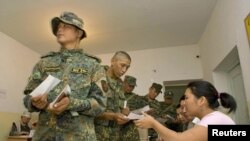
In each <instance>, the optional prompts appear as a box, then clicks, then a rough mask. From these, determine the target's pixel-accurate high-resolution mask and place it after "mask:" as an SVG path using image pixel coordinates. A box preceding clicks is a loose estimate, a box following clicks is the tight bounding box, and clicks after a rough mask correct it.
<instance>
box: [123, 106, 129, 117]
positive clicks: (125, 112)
mask: <svg viewBox="0 0 250 141" xmlns="http://www.w3.org/2000/svg"><path fill="white" fill-rule="evenodd" d="M129 113H130V110H129V108H128V107H126V108H123V109H122V114H124V115H126V116H127V115H128V114H129Z"/></svg>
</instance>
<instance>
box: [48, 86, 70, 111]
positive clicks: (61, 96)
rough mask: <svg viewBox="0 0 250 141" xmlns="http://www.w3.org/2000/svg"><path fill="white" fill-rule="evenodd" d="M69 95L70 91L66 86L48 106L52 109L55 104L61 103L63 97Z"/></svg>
mask: <svg viewBox="0 0 250 141" xmlns="http://www.w3.org/2000/svg"><path fill="white" fill-rule="evenodd" d="M70 93H71V89H70V87H69V85H66V86H65V87H64V88H63V90H62V91H61V93H60V94H59V95H58V96H57V97H56V98H55V100H54V101H53V102H51V103H50V104H49V106H50V108H52V107H53V106H54V104H55V103H57V102H59V101H61V100H62V99H63V98H64V97H67V96H68V95H69V94H70Z"/></svg>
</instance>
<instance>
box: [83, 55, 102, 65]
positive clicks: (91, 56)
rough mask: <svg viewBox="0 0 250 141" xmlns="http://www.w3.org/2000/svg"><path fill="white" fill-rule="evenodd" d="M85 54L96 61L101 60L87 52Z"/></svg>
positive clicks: (99, 61)
mask: <svg viewBox="0 0 250 141" xmlns="http://www.w3.org/2000/svg"><path fill="white" fill-rule="evenodd" d="M85 54H86V56H88V57H90V58H93V59H95V60H96V61H97V62H98V63H101V62H102V60H101V59H100V58H99V57H97V56H95V55H91V54H88V53H85Z"/></svg>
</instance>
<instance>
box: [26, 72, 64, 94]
mask: <svg viewBox="0 0 250 141" xmlns="http://www.w3.org/2000/svg"><path fill="white" fill-rule="evenodd" d="M60 81H61V80H60V79H58V78H55V77H53V76H52V75H49V76H48V77H47V78H46V79H45V80H44V81H43V82H42V83H41V84H40V85H39V86H38V87H36V89H35V90H33V91H32V92H31V93H30V95H31V96H38V95H41V94H45V93H49V91H50V90H52V89H53V88H54V87H55V86H56V85H57V84H58V83H60Z"/></svg>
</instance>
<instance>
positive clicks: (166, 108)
mask: <svg viewBox="0 0 250 141" xmlns="http://www.w3.org/2000/svg"><path fill="white" fill-rule="evenodd" d="M160 105H161V106H160V107H161V109H160V110H161V117H165V116H166V115H169V116H171V117H172V118H175V117H176V105H175V104H174V103H173V104H166V103H165V102H160Z"/></svg>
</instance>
